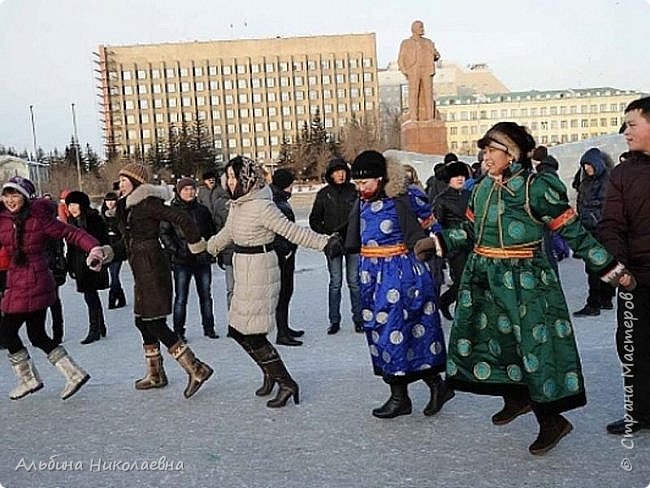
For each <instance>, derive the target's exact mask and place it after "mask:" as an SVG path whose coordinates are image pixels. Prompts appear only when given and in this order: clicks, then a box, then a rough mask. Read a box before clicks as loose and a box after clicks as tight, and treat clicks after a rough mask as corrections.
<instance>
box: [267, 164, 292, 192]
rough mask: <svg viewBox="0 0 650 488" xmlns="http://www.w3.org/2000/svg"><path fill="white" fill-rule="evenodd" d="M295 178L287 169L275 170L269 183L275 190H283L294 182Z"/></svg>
mask: <svg viewBox="0 0 650 488" xmlns="http://www.w3.org/2000/svg"><path fill="white" fill-rule="evenodd" d="M295 179H296V178H295V177H294V176H293V173H292V172H291V171H289V170H288V169H283V168H280V169H276V170H275V172H274V173H273V177H272V178H271V183H273V186H275V187H276V188H279V189H280V190H284V189H285V188H288V187H289V185H291V183H293V182H294V180H295Z"/></svg>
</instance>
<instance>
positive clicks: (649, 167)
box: [598, 151, 650, 286]
mask: <svg viewBox="0 0 650 488" xmlns="http://www.w3.org/2000/svg"><path fill="white" fill-rule="evenodd" d="M649 195H650V156H649V155H647V154H643V153H641V152H637V151H631V152H628V153H625V154H623V155H621V164H619V165H618V166H616V167H615V168H614V169H613V170H612V172H611V174H610V178H609V180H608V183H607V189H606V197H605V205H604V206H603V214H602V218H601V220H600V223H599V224H598V240H599V241H600V242H601V243H602V244H603V245H604V246H605V248H606V249H607V251H609V252H610V253H611V254H612V255H613V256H614V257H615V258H616V259H618V260H619V261H621V262H622V263H623V264H625V266H627V267H628V268H629V269H630V271H632V274H633V275H634V276H635V278H636V279H637V281H638V282H639V284H642V285H645V286H648V285H650V226H648V222H650V197H649Z"/></svg>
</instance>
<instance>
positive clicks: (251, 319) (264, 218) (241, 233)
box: [208, 185, 329, 335]
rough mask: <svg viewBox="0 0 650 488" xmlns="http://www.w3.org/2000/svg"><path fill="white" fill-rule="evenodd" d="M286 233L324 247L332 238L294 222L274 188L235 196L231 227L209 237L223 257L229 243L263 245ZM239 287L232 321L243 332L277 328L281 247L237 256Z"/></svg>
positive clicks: (296, 241) (301, 241)
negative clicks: (277, 201)
mask: <svg viewBox="0 0 650 488" xmlns="http://www.w3.org/2000/svg"><path fill="white" fill-rule="evenodd" d="M275 234H280V235H281V236H283V237H285V238H286V239H288V240H289V241H291V242H293V243H294V244H298V245H299V246H305V247H309V248H312V249H318V250H323V248H324V247H325V245H326V244H327V240H328V238H329V236H327V235H323V234H317V233H316V232H314V231H312V230H311V229H309V228H307V227H301V226H299V225H297V224H295V223H293V222H291V221H289V220H288V219H287V218H286V217H285V216H284V215H283V214H282V212H281V211H280V210H279V209H278V207H277V206H276V205H275V203H274V202H273V194H272V192H271V188H270V187H269V186H268V185H267V186H264V187H263V188H262V189H261V190H258V191H253V192H251V193H247V194H246V195H244V196H242V197H240V198H238V199H237V200H232V201H231V203H230V211H229V213H228V218H227V220H226V225H225V226H224V227H223V229H222V230H221V231H220V232H219V233H218V234H216V235H214V236H212V237H211V238H210V240H209V241H208V251H209V252H210V253H211V254H213V255H215V256H216V255H217V254H218V253H219V252H221V251H222V250H223V249H224V248H225V247H226V246H228V245H229V244H232V243H234V244H236V245H238V246H260V245H263V244H269V243H271V242H273V239H274V237H275ZM233 271H234V275H235V289H234V291H233V296H232V302H231V305H230V313H229V321H230V325H231V326H232V327H233V328H234V329H235V330H237V331H239V332H241V333H242V334H246V335H248V334H265V333H268V332H269V331H270V330H271V329H272V328H273V327H274V326H275V308H276V306H277V303H278V296H279V294H280V268H279V266H278V261H277V256H276V254H275V251H270V252H267V253H260V254H239V253H237V252H235V254H234V256H233Z"/></svg>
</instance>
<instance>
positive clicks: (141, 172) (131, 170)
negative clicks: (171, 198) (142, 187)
mask: <svg viewBox="0 0 650 488" xmlns="http://www.w3.org/2000/svg"><path fill="white" fill-rule="evenodd" d="M119 175H120V176H126V177H127V178H129V179H130V180H131V181H132V182H134V183H136V184H142V183H146V182H147V181H149V171H148V170H147V167H146V166H145V165H144V164H138V163H129V164H127V165H126V166H124V167H123V168H122V169H121V170H120V172H119Z"/></svg>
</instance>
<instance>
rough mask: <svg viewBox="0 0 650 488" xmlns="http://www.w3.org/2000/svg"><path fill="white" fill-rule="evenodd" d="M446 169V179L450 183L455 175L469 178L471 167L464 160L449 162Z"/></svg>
mask: <svg viewBox="0 0 650 488" xmlns="http://www.w3.org/2000/svg"><path fill="white" fill-rule="evenodd" d="M445 169H446V171H445V181H446V182H447V183H449V180H451V179H452V178H454V177H455V176H464V177H465V178H466V179H467V178H469V168H468V167H467V165H466V164H465V163H463V162H462V161H454V162H453V163H449V164H448V165H447V166H446V168H445Z"/></svg>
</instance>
